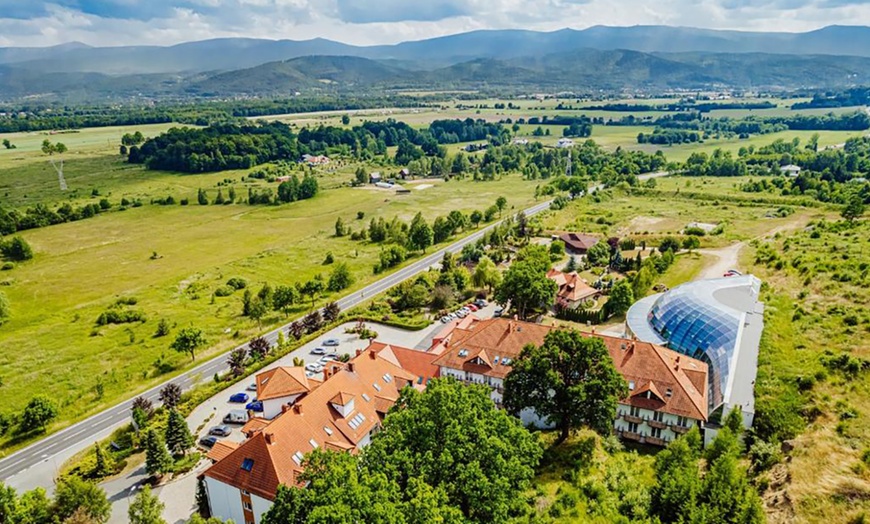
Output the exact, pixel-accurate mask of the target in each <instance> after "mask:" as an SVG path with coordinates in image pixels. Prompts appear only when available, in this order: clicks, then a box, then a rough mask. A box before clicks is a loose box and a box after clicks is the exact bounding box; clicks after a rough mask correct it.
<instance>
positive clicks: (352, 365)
mask: <svg viewBox="0 0 870 524" xmlns="http://www.w3.org/2000/svg"><path fill="white" fill-rule="evenodd" d="M355 367H356V366H354V363H353V361H350V362H348V363H347V370H348V371H350V372H351V373H353V372H354V368H355Z"/></svg>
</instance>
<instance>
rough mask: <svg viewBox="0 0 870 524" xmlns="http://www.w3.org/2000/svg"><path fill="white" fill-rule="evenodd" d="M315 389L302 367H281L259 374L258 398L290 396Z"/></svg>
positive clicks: (267, 398)
mask: <svg viewBox="0 0 870 524" xmlns="http://www.w3.org/2000/svg"><path fill="white" fill-rule="evenodd" d="M312 389H314V385H313V384H311V383H309V381H308V377H306V376H305V369H304V368H301V367H280V368H275V369H270V370H269V371H265V372H263V373H260V374H259V375H257V400H269V399H273V398H281V397H289V396H291V395H300V394H303V393H308V392H309V391H311V390H312Z"/></svg>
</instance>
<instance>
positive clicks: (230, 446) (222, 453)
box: [205, 440, 239, 462]
mask: <svg viewBox="0 0 870 524" xmlns="http://www.w3.org/2000/svg"><path fill="white" fill-rule="evenodd" d="M237 447H239V443H238V442H232V441H229V440H218V441H217V442H216V443H215V445H214V446H212V448H211V449H210V450H208V453H206V454H205V456H206V457H208V458H210V459H211V460H213V461H214V462H217V461H219V460H222V459H224V458H226V457H227V456H228V455H229V454H230V453H232V452H233V451H234V450H235V449H236V448H237Z"/></svg>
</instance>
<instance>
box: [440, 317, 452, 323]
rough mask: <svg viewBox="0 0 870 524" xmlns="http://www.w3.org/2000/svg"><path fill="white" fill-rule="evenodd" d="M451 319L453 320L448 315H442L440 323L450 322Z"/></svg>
mask: <svg viewBox="0 0 870 524" xmlns="http://www.w3.org/2000/svg"><path fill="white" fill-rule="evenodd" d="M451 320H453V319H451V318H450V317H448V316H447V315H444V316H443V317H441V323H442V324H446V323H448V322H450V321H451Z"/></svg>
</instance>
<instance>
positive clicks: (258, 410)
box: [245, 400, 263, 413]
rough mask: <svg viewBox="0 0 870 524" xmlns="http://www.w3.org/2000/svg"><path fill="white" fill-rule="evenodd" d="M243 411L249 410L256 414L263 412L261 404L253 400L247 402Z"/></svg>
mask: <svg viewBox="0 0 870 524" xmlns="http://www.w3.org/2000/svg"><path fill="white" fill-rule="evenodd" d="M245 409H249V410H251V411H254V412H256V413H262V412H263V403H262V402H260V401H259V400H254V401H252V402H248V403H247V404H246V405H245Z"/></svg>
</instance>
